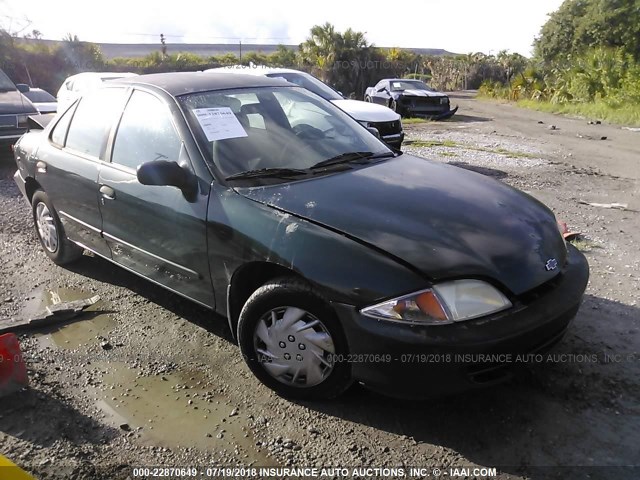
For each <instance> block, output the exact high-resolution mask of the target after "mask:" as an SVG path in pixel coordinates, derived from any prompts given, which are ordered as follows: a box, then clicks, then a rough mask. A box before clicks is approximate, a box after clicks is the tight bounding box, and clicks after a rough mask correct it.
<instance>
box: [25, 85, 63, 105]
mask: <svg viewBox="0 0 640 480" xmlns="http://www.w3.org/2000/svg"><path fill="white" fill-rule="evenodd" d="M24 96H25V97H27V98H28V99H29V100H31V101H32V102H36V103H50V102H55V101H56V99H55V97H54V96H52V95H51V94H49V92H45V91H44V90H34V89H33V88H32V89H31V90H29V91H28V92H26V93H24Z"/></svg>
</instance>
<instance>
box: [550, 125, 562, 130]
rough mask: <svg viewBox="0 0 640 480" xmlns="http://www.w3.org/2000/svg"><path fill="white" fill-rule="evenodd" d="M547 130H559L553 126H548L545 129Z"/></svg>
mask: <svg viewBox="0 0 640 480" xmlns="http://www.w3.org/2000/svg"><path fill="white" fill-rule="evenodd" d="M547 129H549V130H559V128H558V127H556V126H555V125H549V126H548V127H547Z"/></svg>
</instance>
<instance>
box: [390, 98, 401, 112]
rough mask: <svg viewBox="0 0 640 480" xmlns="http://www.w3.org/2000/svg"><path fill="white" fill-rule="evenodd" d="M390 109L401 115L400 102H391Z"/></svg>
mask: <svg viewBox="0 0 640 480" xmlns="http://www.w3.org/2000/svg"><path fill="white" fill-rule="evenodd" d="M389 108H390V109H391V110H393V111H394V112H396V113H400V112H398V102H396V101H395V100H391V102H389Z"/></svg>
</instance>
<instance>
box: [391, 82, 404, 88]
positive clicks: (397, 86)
mask: <svg viewBox="0 0 640 480" xmlns="http://www.w3.org/2000/svg"><path fill="white" fill-rule="evenodd" d="M391 85H392V86H393V88H400V87H402V84H401V83H400V82H393V83H392V84H391Z"/></svg>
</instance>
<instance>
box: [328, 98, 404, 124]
mask: <svg viewBox="0 0 640 480" xmlns="http://www.w3.org/2000/svg"><path fill="white" fill-rule="evenodd" d="M331 103H333V104H334V105H335V106H336V107H338V108H340V109H341V110H344V111H345V112H347V113H348V114H349V115H351V116H352V117H353V118H355V119H356V120H358V121H360V122H395V121H396V120H399V119H400V115H398V114H397V113H396V112H394V111H393V110H391V109H390V108H387V107H384V106H382V105H376V104H374V103H369V102H362V101H360V100H346V99H345V100H331Z"/></svg>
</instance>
